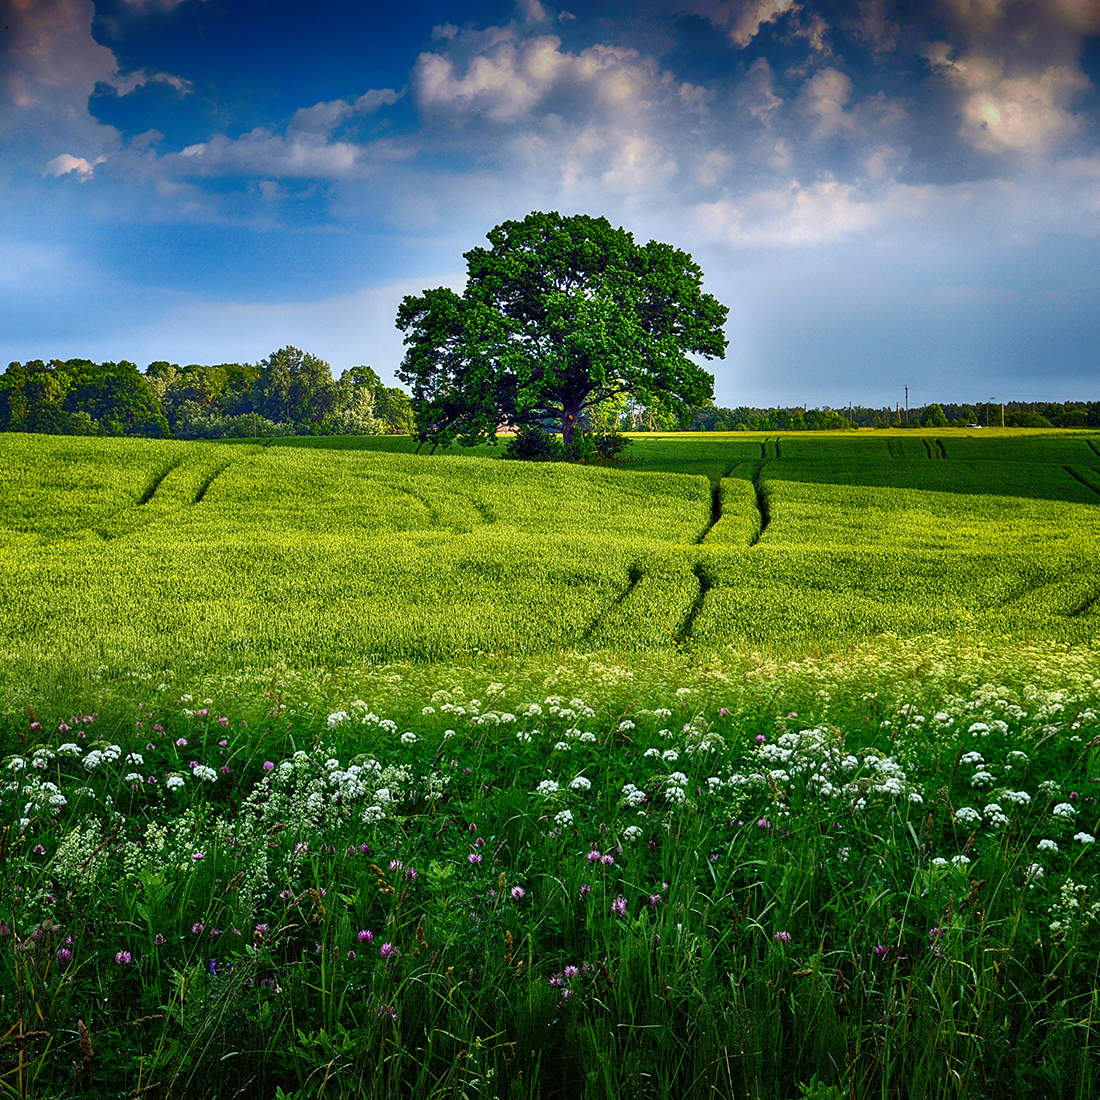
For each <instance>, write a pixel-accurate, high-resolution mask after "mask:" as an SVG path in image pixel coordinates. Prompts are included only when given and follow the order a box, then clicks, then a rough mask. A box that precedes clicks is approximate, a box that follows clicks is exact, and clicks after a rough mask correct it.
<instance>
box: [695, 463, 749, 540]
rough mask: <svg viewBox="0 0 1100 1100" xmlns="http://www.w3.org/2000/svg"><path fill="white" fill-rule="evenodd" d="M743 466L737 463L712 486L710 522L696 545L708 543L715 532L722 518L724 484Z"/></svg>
mask: <svg viewBox="0 0 1100 1100" xmlns="http://www.w3.org/2000/svg"><path fill="white" fill-rule="evenodd" d="M741 465H743V464H742V463H741V462H735V463H734V464H733V465H732V466H730V468H729V469H728V470H727V471H726V472H725V473H724V474H723V475H722V476H721V477H720V478H718V480H717V481H716V482H715V483H714V484H713V485H712V486H711V490H710V522H709V523H708V524H707V525H706V527H704V528H703V530H702V531H701V532H700V534H699V537H698V538H697V539H696V540H695V545H696V546H698V545H700V543H703V542H705V541H706V537H707V535H709V534H710V533H711V531H713V530H714V525H715V524H716V523H717V522H718V521H719V520H720V519H721V518H722V482H723V481H725V480H726V478H727V477H732V476H733V471H734V470H736V469H737V467H738V466H741Z"/></svg>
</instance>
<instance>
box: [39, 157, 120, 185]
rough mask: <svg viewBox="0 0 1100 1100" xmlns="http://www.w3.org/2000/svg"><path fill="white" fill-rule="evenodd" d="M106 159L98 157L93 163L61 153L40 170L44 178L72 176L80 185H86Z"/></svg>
mask: <svg viewBox="0 0 1100 1100" xmlns="http://www.w3.org/2000/svg"><path fill="white" fill-rule="evenodd" d="M106 159H107V158H106V157H103V156H100V157H96V159H95V160H94V161H89V160H86V159H85V158H84V157H74V156H73V155H72V154H71V153H61V154H60V155H59V156H56V157H54V158H53V160H51V161H50V162H49V163H48V164H47V165H46V167H45V168H44V169H43V170H42V175H44V176H55V177H56V176H68V175H74V176H76V178H77V179H78V180H80V182H81V183H87V182H88V180H90V179H91V178H92V175H93V173H94V172H95V170H96V168H97V167H98V166H99V165H100V164H102V163H103V162H104V161H105V160H106Z"/></svg>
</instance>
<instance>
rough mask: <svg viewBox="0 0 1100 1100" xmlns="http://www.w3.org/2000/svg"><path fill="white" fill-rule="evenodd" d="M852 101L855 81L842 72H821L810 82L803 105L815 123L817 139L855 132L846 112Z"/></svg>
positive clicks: (808, 81)
mask: <svg viewBox="0 0 1100 1100" xmlns="http://www.w3.org/2000/svg"><path fill="white" fill-rule="evenodd" d="M851 99H852V81H851V78H850V77H849V76H848V75H847V74H845V73H842V72H841V71H840V70H839V69H833V68H825V69H821V70H819V71H818V72H816V73H814V75H813V76H812V77H811V78H810V79H809V80H807V81H806V83H805V84H804V85H803V86H802V92H801V96H800V101H801V106H802V109H803V110H804V111H805V112H806V114H807V115H809V117H810V118H811V119H812V120H813V136H814V137H815V138H820V137H828V136H829V135H831V134H835V133H837V132H838V131H841V130H849V129H851V128H852V125H853V123H852V119H851V118H850V117H849V115H848V113H847V110H846V109H847V106H848V104H849V103H850V102H851Z"/></svg>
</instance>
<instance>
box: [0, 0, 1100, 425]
mask: <svg viewBox="0 0 1100 1100" xmlns="http://www.w3.org/2000/svg"><path fill="white" fill-rule="evenodd" d="M563 4H564V6H561V7H553V6H551V5H550V4H549V3H540V0H520V2H518V3H512V2H509V0H500V2H492V0H457V2H454V3H445V2H443V0H404V2H401V0H396V2H395V0H391V2H389V3H386V4H375V3H366V2H362V0H314V2H313V3H310V4H301V3H300V2H297V0H296V2H294V3H289V2H285V0H94V2H93V0H0V13H2V30H0V358H2V360H3V362H4V363H6V362H7V361H8V360H12V359H20V360H26V359H31V358H45V359H49V358H68V357H70V356H85V357H88V358H92V359H97V360H102V359H122V358H126V359H132V360H134V361H135V362H137V363H138V364H139V365H140V366H145V365H146V364H147V363H149V362H150V361H152V360H154V359H168V360H171V361H174V362H180V363H186V362H223V361H229V360H249V361H254V360H257V359H259V358H262V357H263V356H264V355H266V354H267V353H269V352H270V351H272V350H273V349H275V348H278V347H281V346H283V345H285V344H295V345H297V346H299V347H302V348H305V349H306V350H308V351H311V352H314V353H315V354H317V355H320V356H322V357H323V358H325V359H328V360H329V361H330V362H331V363H332V365H333V369H334V371H335V372H336V373H339V372H340V371H341V370H343V369H345V368H346V367H349V366H352V365H353V364H356V363H370V364H372V365H373V366H375V367H376V369H378V370H379V372H380V373H381V374H382V375H383V377H385V378H392V377H393V371H394V369H395V368H396V367H397V365H398V363H399V362H400V358H401V334H400V333H399V332H398V331H397V330H396V329H395V327H394V316H395V314H396V310H397V305H398V302H399V301H400V299H401V297H402V295H404V294H406V293H410V292H419V291H420V290H422V289H424V288H425V287H429V286H436V285H441V284H450V285H453V286H455V287H461V285H462V279H463V273H464V263H463V261H462V253H463V252H464V251H466V250H467V249H469V248H472V247H474V246H475V245H478V244H481V243H483V238H484V234H485V232H486V231H487V230H488V229H489V228H490V227H491V226H493V225H494V224H496V223H497V222H500V221H502V220H503V219H505V218H515V217H522V216H523V215H525V214H526V213H528V212H529V211H531V210H551V209H553V210H559V211H561V212H563V213H576V212H583V213H589V214H603V215H606V216H607V217H608V218H609V219H611V221H613V222H614V223H615V224H619V225H623V226H625V227H626V228H628V229H630V230H631V231H632V232H633V233H634V234H635V236H636V237H638V238H640V239H641V240H648V239H650V238H656V239H657V240H663V241H668V242H670V243H672V244H675V245H677V246H678V247H680V248H683V249H685V250H687V251H688V252H690V253H692V255H693V256H694V257H695V259H696V260H697V261H698V262H699V263H700V264H701V265H702V267H703V270H704V272H705V276H706V278H705V285H706V288H707V289H708V290H710V291H711V292H712V293H714V294H715V295H716V296H717V297H718V298H719V299H720V300H721V301H723V302H724V303H725V304H726V305H728V306H729V308H730V320H729V324H728V326H727V334H728V336H729V338H730V349H729V352H728V353H727V357H726V359H725V360H724V361H723V362H716V363H712V364H711V365H710V366H711V369H712V370H714V372H715V375H716V379H717V382H716V398H717V400H718V402H719V403H720V404H727V405H738V404H802V403H808V404H809V405H811V406H813V405H825V404H828V405H834V406H840V405H846V404H847V403H848V402H849V401H854V402H856V403H857V404H860V403H862V404H893V403H894V402H895V401H898V400H903V399H904V395H903V386H905V385H906V384H908V386H909V387H910V394H911V399H912V401H913V402H914V404H923V403H925V402H927V401H933V400H945V401H950V400H964V401H978V400H982V401H984V400H988V399H990V398H996V399H998V400H1002V399H1003V400H1011V399H1020V400H1042V399H1048V398H1049V399H1058V400H1062V399H1067V398H1092V399H1097V398H1100V94H1098V87H1097V86H1098V84H1100V0H912V2H908V0H725V2H719V0H633V2H632V3H629V4H616V3H610V2H604V0H563Z"/></svg>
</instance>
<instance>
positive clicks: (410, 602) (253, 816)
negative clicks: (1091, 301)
mask: <svg viewBox="0 0 1100 1100" xmlns="http://www.w3.org/2000/svg"><path fill="white" fill-rule="evenodd" d="M411 451H412V447H411V445H410V443H409V441H408V440H407V439H398V438H363V439H331V438H326V439H308V440H306V439H280V440H277V441H273V442H272V443H271V445H268V446H260V445H256V444H252V443H248V442H244V443H234V444H219V443H184V442H173V441H166V442H165V441H151V440H135V439H128V440H121V439H75V438H67V439H66V438H56V437H45V436H40V437H35V436H20V435H14V434H7V435H0V486H2V489H0V1097H7V1096H11V1097H27V1098H39V1097H43V1098H44V1097H49V1098H53V1097H69V1096H73V1097H85V1096H87V1097H91V1096H94V1097H127V1098H129V1097H135V1098H136V1097H155V1098H158V1100H159V1098H176V1097H180V1098H189V1097H211V1098H215V1097H216V1098H219V1100H224V1098H230V1097H256V1096H259V1097H278V1098H280V1100H289V1098H291V1097H293V1098H295V1100H306V1098H312V1097H319V1096H323V1097H349V1098H350V1097H360V1096H369V1097H379V1098H382V1097H386V1098H390V1097H429V1096H430V1097H447V1098H454V1100H459V1098H462V1100H465V1098H472V1097H508V1098H517V1100H518V1098H525V1097H530V1098H535V1097H565V1096H569V1097H585V1098H589V1097H591V1098H597V1097H625V1096H629V1097H631V1098H632V1100H638V1098H650V1097H652V1098H654V1100H656V1098H664V1097H669V1096H676V1097H690V1098H695V1097H699V1098H703V1097H715V1096H722V1097H731V1098H732V1097H737V1098H751V1100H872V1098H873V1100H940V1098H951V1100H974V1098H979V1097H1000V1096H1012V1097H1043V1098H1044V1100H1055V1098H1057V1100H1062V1098H1065V1100H1091V1098H1092V1097H1094V1096H1096V1095H1097V1094H1098V1092H1100V1072H1098V1069H1097V1066H1098V1065H1100V1061H1098V1059H1097V1054H1098V1052H1100V886H1098V882H1100V863H1098V860H1097V855H1096V837H1097V835H1100V804H1098V801H1097V798H1098V796H1100V787H1098V786H1097V784H1100V661H1098V660H1097V650H1096V641H1097V627H1098V625H1100V570H1098V569H1097V567H1096V562H1097V561H1100V436H1098V435H1097V434H1096V433H1086V432H1067V433H1062V434H1058V433H1054V432H1049V431H1048V432H1045V433H1044V432H1036V433H1027V432H1021V431H1016V432H997V431H982V432H972V433H966V432H960V431H954V432H952V431H947V430H944V431H941V432H936V433H924V432H902V431H898V432H875V433H873V434H872V433H869V432H860V433H850V434H835V435H832V434H830V435H825V434H816V435H811V434H802V435H797V434H786V435H781V436H778V437H777V436H776V435H768V436H763V435H750V434H747V433H742V434H737V433H730V434H721V435H718V434H713V433H708V434H703V435H698V436H696V435H690V434H677V435H668V436H641V437H637V438H635V440H634V443H633V444H632V446H631V447H630V448H629V449H628V451H627V452H626V455H625V458H624V461H622V462H621V463H615V464H613V465H608V466H602V467H596V466H592V467H572V466H565V465H559V464H531V463H518V462H505V461H501V460H500V459H499V458H498V457H496V456H495V453H494V451H493V449H491V448H479V449H476V450H474V451H472V452H466V451H456V452H452V453H448V454H436V455H426V454H421V455H417V454H413V453H411Z"/></svg>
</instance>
